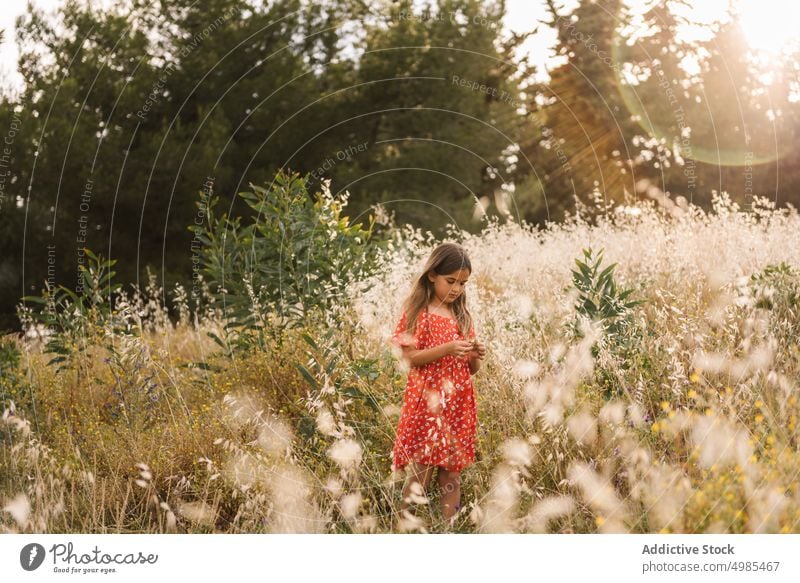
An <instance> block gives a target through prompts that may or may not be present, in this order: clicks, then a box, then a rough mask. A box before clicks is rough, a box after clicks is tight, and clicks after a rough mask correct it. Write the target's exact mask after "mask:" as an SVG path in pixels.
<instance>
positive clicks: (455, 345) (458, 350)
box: [447, 340, 472, 358]
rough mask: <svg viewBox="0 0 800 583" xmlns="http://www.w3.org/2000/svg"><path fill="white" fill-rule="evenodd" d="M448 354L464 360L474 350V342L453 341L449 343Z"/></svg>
mask: <svg viewBox="0 0 800 583" xmlns="http://www.w3.org/2000/svg"><path fill="white" fill-rule="evenodd" d="M447 348H448V351H447V353H448V354H450V355H451V356H455V357H459V358H463V357H465V356H467V355H468V354H469V352H470V350H471V349H472V342H468V341H466V340H453V341H452V342H448V347H447Z"/></svg>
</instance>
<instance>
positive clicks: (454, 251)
mask: <svg viewBox="0 0 800 583" xmlns="http://www.w3.org/2000/svg"><path fill="white" fill-rule="evenodd" d="M459 269H467V270H468V271H469V272H470V273H472V263H471V262H470V260H469V257H468V256H467V252H466V251H465V250H464V248H463V247H462V246H461V245H457V244H456V243H442V244H440V245H439V246H438V247H436V249H434V250H433V252H432V253H431V255H430V257H428V261H427V262H426V263H425V267H424V269H423V270H422V273H421V274H420V276H419V277H417V279H416V281H415V283H414V287H413V288H412V289H411V292H410V293H409V294H408V296H407V297H406V299H405V301H404V302H403V311H404V312H405V313H406V328H407V332H408V333H409V334H412V335H413V334H415V333H416V329H417V316H418V315H419V313H420V312H421V311H423V310H424V309H425V308H426V307H427V306H428V304H430V303H431V300H432V299H433V283H432V282H431V281H430V280H429V279H428V273H429V272H431V271H433V272H434V273H435V274H437V275H450V274H451V273H455V272H456V271H458V270H459ZM452 306H453V313H454V315H455V317H456V322H457V323H458V329H459V330H460V331H461V334H463V335H464V338H466V337H467V335H468V334H469V331H470V329H471V328H472V316H471V315H470V313H469V310H468V309H467V293H466V291H465V292H463V293H462V294H460V295H459V296H458V299H456V300H455V301H454V302H453V303H452Z"/></svg>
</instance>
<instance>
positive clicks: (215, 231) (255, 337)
mask: <svg viewBox="0 0 800 583" xmlns="http://www.w3.org/2000/svg"><path fill="white" fill-rule="evenodd" d="M307 181H308V177H305V178H303V177H301V176H300V175H298V174H296V173H295V174H288V173H284V172H278V174H277V175H276V176H275V179H274V180H273V182H272V183H271V184H269V185H267V186H265V187H262V186H256V185H252V184H251V188H252V191H248V192H241V193H239V196H240V197H241V198H242V199H243V200H244V201H245V202H246V203H247V205H248V206H249V207H250V208H251V209H252V210H253V213H252V215H251V218H250V221H249V222H248V224H242V219H241V217H235V218H230V217H228V216H227V215H226V214H222V215H221V216H218V215H217V214H216V213H215V210H214V209H215V207H216V205H217V204H218V202H219V199H218V197H216V196H214V195H212V196H211V197H210V198H208V199H207V200H206V198H205V197H204V198H203V199H201V201H200V202H199V203H198V207H199V208H200V209H201V211H202V213H203V214H204V215H205V222H204V224H203V225H192V226H190V227H189V228H190V230H191V231H193V232H194V233H195V236H196V238H197V239H198V240H199V241H200V242H201V244H202V249H201V252H200V263H201V265H202V270H203V273H204V275H205V276H206V279H207V281H208V282H209V285H210V286H211V287H212V293H213V294H214V297H215V301H217V302H218V304H220V305H222V306H224V308H223V312H224V318H225V319H226V330H227V331H228V332H229V334H227V335H226V338H224V339H222V338H219V337H217V336H215V335H212V338H214V340H215V341H217V342H218V343H219V344H220V345H221V346H222V347H223V348H224V349H225V350H226V352H227V353H228V354H229V355H230V354H232V352H233V351H234V350H236V349H246V348H248V347H251V346H255V345H258V346H261V347H264V346H265V336H264V335H265V334H269V335H270V336H272V337H273V338H280V337H281V333H282V331H283V330H285V329H287V328H293V327H297V326H299V325H302V324H304V323H305V322H306V321H307V320H308V318H309V317H312V316H314V315H318V316H321V315H322V314H324V312H327V311H329V310H332V309H334V308H336V307H337V305H338V304H340V303H341V302H343V301H344V300H345V293H346V288H347V285H348V284H349V283H350V282H352V281H353V280H355V279H362V278H363V277H366V276H367V275H368V274H369V273H370V272H371V269H372V268H373V266H374V262H373V259H374V256H375V255H374V254H375V251H376V250H377V246H376V245H377V242H375V243H373V241H372V240H373V226H374V219H373V217H372V216H370V224H369V228H368V229H366V230H365V229H363V228H362V227H361V226H360V224H357V223H356V224H350V221H349V217H347V216H343V215H342V209H343V208H344V206H345V205H346V204H347V199H346V196H345V197H342V199H341V200H337V199H336V198H335V197H334V196H332V195H331V193H330V191H329V190H328V189H327V188H326V187H323V189H322V191H321V192H317V193H315V194H313V195H311V194H310V192H309V190H308V188H307Z"/></svg>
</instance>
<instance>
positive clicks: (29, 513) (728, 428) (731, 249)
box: [0, 197, 800, 533]
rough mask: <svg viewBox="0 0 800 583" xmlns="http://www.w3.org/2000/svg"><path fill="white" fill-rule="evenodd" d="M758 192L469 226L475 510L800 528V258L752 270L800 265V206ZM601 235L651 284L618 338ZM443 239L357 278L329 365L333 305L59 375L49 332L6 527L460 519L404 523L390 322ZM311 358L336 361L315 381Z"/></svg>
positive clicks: (150, 345) (399, 380)
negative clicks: (272, 336)
mask: <svg viewBox="0 0 800 583" xmlns="http://www.w3.org/2000/svg"><path fill="white" fill-rule="evenodd" d="M759 202H760V205H761V206H760V207H759V208H758V209H756V212H755V213H741V212H738V210H737V209H736V208H734V207H733V206H732V205H730V204H729V203H728V202H727V201H726V200H725V198H724V197H719V198H718V200H717V204H716V208H715V212H713V213H710V214H705V213H702V212H701V211H699V210H698V209H695V208H686V209H681V208H672V209H671V210H670V211H669V212H664V211H663V210H659V209H657V208H655V206H654V205H647V204H642V205H641V206H639V207H637V208H638V210H635V211H633V212H631V209H628V210H626V211H625V212H622V213H611V214H610V215H609V216H608V217H607V218H605V219H602V220H600V221H599V223H598V224H595V225H589V224H586V223H585V222H584V221H583V220H581V219H580V218H577V219H575V220H572V221H569V222H568V223H566V224H564V225H559V226H552V228H550V229H549V230H548V231H546V232H535V231H533V232H532V231H531V230H529V229H525V228H520V227H518V226H514V225H507V226H497V225H494V226H490V227H488V228H487V229H486V230H485V231H484V233H482V234H481V235H480V236H466V237H465V238H464V239H463V241H462V243H463V244H464V246H465V247H467V249H468V250H469V252H470V255H471V259H472V263H473V265H474V266H475V270H476V272H475V275H474V278H473V279H472V283H471V284H470V285H471V286H473V288H472V290H471V291H470V292H469V294H470V299H469V303H470V307H471V310H472V312H473V315H474V316H475V317H476V319H477V330H478V334H479V336H480V337H481V339H482V340H483V341H484V342H485V343H486V345H487V347H488V351H489V353H488V357H487V361H486V362H485V363H484V366H483V368H482V370H481V372H480V373H479V375H478V376H477V377H476V392H477V396H478V409H479V421H480V428H479V434H478V460H477V461H476V463H475V464H474V465H473V466H472V467H470V468H469V469H468V470H467V471H466V472H465V473H464V476H463V482H462V510H461V512H460V514H459V516H458V518H457V521H456V524H455V526H454V527H453V528H454V529H455V530H456V531H462V532H474V531H478V532H736V533H745V532H747V533H750V532H775V533H778V532H795V533H796V532H800V493H799V492H798V489H797V483H798V472H800V454H799V453H798V435H797V417H798V414H799V413H800V411H799V410H798V409H799V407H798V401H797V383H796V379H797V378H798V377H800V366H799V365H798V362H799V359H798V350H797V348H796V345H795V342H796V338H797V332H798V330H800V319H799V317H798V310H800V306H799V305H798V295H797V291H798V290H800V275H798V272H797V271H792V270H791V269H790V270H788V271H785V272H781V273H777V274H776V273H772V274H770V273H766V274H765V275H764V276H763V277H762V278H761V279H759V280H753V279H751V278H750V276H751V275H753V274H758V273H762V274H764V269H765V268H766V267H767V266H768V265H770V264H772V265H775V264H779V263H781V262H785V263H786V264H788V265H789V266H800V228H798V227H800V221H798V217H797V214H796V213H794V212H792V213H787V212H777V211H775V210H774V209H772V208H770V206H769V204H767V203H765V202H764V201H759ZM589 246H591V247H593V248H595V249H599V248H603V249H604V250H605V258H606V261H608V262H618V267H617V271H616V277H617V280H618V282H620V284H621V285H624V286H627V287H634V288H635V289H636V293H635V296H636V297H637V298H639V299H643V300H645V303H644V304H643V305H642V306H640V307H639V308H637V309H635V311H634V313H633V322H634V325H633V326H631V327H630V328H629V330H628V332H627V333H626V334H627V335H626V337H625V338H623V339H621V340H619V339H618V340H615V341H613V342H612V341H609V340H608V339H607V338H605V337H604V335H603V333H602V329H601V328H599V327H597V326H595V327H594V328H586V329H585V332H586V336H585V337H584V338H583V339H580V338H575V337H572V336H570V335H569V334H567V333H566V330H567V327H566V324H567V323H569V322H570V321H571V320H572V319H573V318H574V316H575V310H574V307H573V304H574V300H575V294H574V290H573V289H572V286H571V274H570V269H571V268H572V267H573V266H574V263H573V259H574V258H575V257H580V255H581V249H583V248H585V247H589ZM430 248H431V242H430V241H427V240H423V239H422V238H421V237H419V236H417V235H414V234H410V233H406V234H405V235H404V236H398V238H397V240H396V241H395V245H394V246H393V248H392V249H391V250H390V251H389V252H388V253H387V254H386V256H385V257H384V261H385V264H384V267H385V268H384V269H383V270H382V272H381V273H382V275H381V276H379V277H377V278H376V279H375V280H374V281H372V282H369V283H370V284H372V285H371V288H370V289H369V291H360V290H362V289H365V288H363V287H362V286H361V285H360V284H359V285H356V286H354V288H353V293H352V295H351V297H354V298H357V300H355V301H354V302H353V303H352V304H351V305H348V306H342V310H341V312H340V313H339V314H336V315H335V316H336V318H337V320H336V322H337V323H336V335H335V338H336V340H338V344H336V345H335V346H334V345H332V346H331V352H330V353H328V354H327V355H323V354H321V353H318V354H317V355H316V357H317V359H318V360H324V362H325V363H329V362H330V361H331V359H332V358H333V357H334V356H336V357H338V359H339V360H338V362H336V363H334V365H333V366H332V367H331V368H330V371H329V372H325V371H324V370H322V369H313V366H311V365H310V364H309V362H308V355H307V352H308V351H309V347H308V345H307V344H306V343H305V342H304V341H303V340H302V337H301V333H302V332H307V333H309V334H310V335H311V336H312V337H313V338H315V339H319V338H320V337H321V336H322V333H323V332H324V330H323V329H322V328H319V327H318V328H314V327H313V326H312V325H311V324H309V327H308V329H306V330H301V331H296V332H294V333H292V334H290V335H289V337H288V338H287V339H286V341H285V342H284V344H283V345H282V346H281V347H280V349H279V348H278V347H277V346H270V347H267V349H265V350H262V351H258V352H256V353H255V354H251V355H248V356H247V357H246V358H237V359H235V360H233V361H228V360H226V359H224V358H223V357H221V356H220V355H218V354H217V353H216V350H215V347H216V345H215V344H214V343H213V342H212V341H211V340H210V339H209V338H208V336H207V335H206V331H207V330H208V329H218V328H219V324H218V323H216V322H215V321H214V320H213V318H204V319H201V321H200V323H199V324H198V325H197V326H192V325H190V324H189V323H188V321H186V319H184V322H183V323H180V324H178V325H177V326H174V325H172V324H168V323H166V322H165V320H164V319H163V318H162V319H161V320H160V322H161V323H160V324H159V325H158V326H156V328H155V329H153V330H151V331H148V332H145V333H143V334H141V335H139V336H134V337H132V338H128V339H120V342H119V346H118V354H119V355H120V356H119V357H118V358H117V359H116V360H114V359H111V360H108V359H109V355H108V354H107V353H104V352H103V350H102V349H101V348H100V347H97V348H96V349H93V350H90V351H88V352H87V353H86V354H85V355H84V356H83V357H81V358H80V359H79V360H78V361H77V362H76V363H74V364H73V365H72V367H71V368H69V369H67V370H66V371H64V372H63V373H60V374H56V373H55V372H54V370H53V368H52V367H48V366H47V365H46V362H47V356H46V355H43V354H42V352H41V347H40V346H39V345H37V344H36V343H34V342H31V341H26V342H25V344H24V346H23V347H22V348H23V350H22V354H23V359H22V362H21V363H20V366H19V370H20V374H19V375H18V376H17V377H15V379H14V380H13V382H12V380H9V379H4V380H3V391H4V402H5V408H6V411H5V413H4V415H3V428H2V436H3V445H2V448H0V449H2V459H1V460H0V461H1V462H2V467H1V468H0V470H1V471H0V475H2V476H3V478H2V480H0V503H1V504H2V505H3V507H4V509H5V512H3V513H0V525H2V528H3V529H4V530H6V531H12V532H18V531H26V532H29V531H36V532H387V531H397V530H421V531H425V532H428V531H440V530H444V529H445V527H444V526H443V525H442V524H441V521H440V520H439V513H438V509H437V504H438V500H437V496H438V494H437V493H436V492H435V490H432V491H431V492H430V494H432V495H431V496H428V497H423V496H420V499H421V500H426V501H427V503H426V504H421V505H420V506H421V508H420V509H419V512H418V513H417V518H416V519H413V518H412V519H406V520H404V521H398V517H397V516H396V514H395V509H396V508H397V506H398V504H399V494H400V489H401V486H402V479H401V477H400V476H393V475H391V474H390V471H389V469H390V458H389V455H390V452H391V445H392V441H393V437H394V428H395V426H396V422H397V415H398V413H399V408H398V406H399V404H400V402H401V399H402V391H403V387H404V382H405V379H404V376H403V374H402V373H403V371H402V369H401V368H400V366H399V364H400V363H398V362H397V360H396V358H395V356H396V355H393V354H392V353H391V352H390V350H389V348H388V345H387V343H386V340H387V339H388V337H389V335H390V334H391V331H392V329H393V327H394V325H395V323H396V319H397V317H398V315H399V309H400V307H399V301H400V299H401V298H402V295H403V293H404V292H405V290H406V289H407V286H408V285H409V282H410V281H411V279H412V277H413V275H414V274H415V272H416V270H417V269H419V266H420V265H421V264H422V260H423V258H424V256H425V255H426V254H427V253H428V252H429V250H430ZM18 342H20V341H18ZM595 342H596V345H595V350H594V351H593V350H592V346H593V343H595ZM621 346H623V347H624V350H623V348H621ZM323 348H324V347H323ZM326 359H327V360H326ZM362 359H374V362H373V363H372V364H371V365H370V366H371V367H372V369H371V370H374V371H376V374H373V375H370V374H367V373H364V372H363V370H362V369H363V368H364V366H365V361H364V360H362ZM198 362H201V363H207V365H209V367H210V368H200V367H196V366H191V364H192V363H198ZM295 363H302V364H306V365H308V366H310V367H311V368H312V370H316V373H315V378H316V380H317V381H318V386H317V387H311V385H309V384H308V383H307V382H306V380H305V379H304V378H303V376H302V375H301V374H300V373H299V371H298V370H297V368H296V367H295V366H294V364H295ZM323 369H324V367H323ZM359 370H361V371H362V372H358V371H359ZM9 378H10V377H9ZM363 395H371V396H372V397H373V403H372V405H374V406H371V405H370V403H369V402H367V400H365V399H363V398H360V397H361V396H363ZM12 401H13V402H14V403H15V404H16V408H14V407H12V406H11V402H12Z"/></svg>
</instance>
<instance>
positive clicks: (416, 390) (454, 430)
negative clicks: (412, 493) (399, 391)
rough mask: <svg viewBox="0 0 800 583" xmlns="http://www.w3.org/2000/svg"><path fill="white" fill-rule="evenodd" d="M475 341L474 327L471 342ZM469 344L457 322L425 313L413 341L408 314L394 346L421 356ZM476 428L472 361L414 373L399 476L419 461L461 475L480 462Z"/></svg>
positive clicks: (404, 412) (456, 360) (396, 460)
mask: <svg viewBox="0 0 800 583" xmlns="http://www.w3.org/2000/svg"><path fill="white" fill-rule="evenodd" d="M474 337H475V328H474V327H472V328H470V331H469V334H468V338H467V339H472V338H474ZM464 339H465V338H464V336H463V335H462V334H461V332H460V331H459V329H458V324H457V323H456V321H455V320H453V319H451V318H448V317H446V316H440V315H438V314H434V313H432V312H428V311H427V310H423V311H421V312H420V313H419V315H418V316H417V331H416V333H415V334H414V335H413V336H411V335H410V334H409V333H408V332H407V331H406V314H405V312H404V313H403V315H402V317H401V318H400V322H399V323H398V324H397V328H396V329H395V332H394V336H392V343H393V344H394V345H396V346H414V347H416V348H417V349H420V350H422V349H425V348H431V347H433V346H438V345H440V344H443V343H445V342H450V341H451V340H464ZM476 423H477V407H476V404H475V389H474V387H473V385H472V375H470V372H469V358H468V357H456V356H452V355H447V356H443V357H442V358H439V359H437V360H434V361H432V362H429V363H428V364H424V365H422V366H419V367H411V368H410V369H409V372H408V383H407V385H406V390H405V393H404V395H403V406H402V408H401V410H400V420H399V422H398V425H397V437H396V439H395V442H394V449H393V452H392V456H393V463H392V469H393V470H395V471H399V470H401V469H402V468H403V467H405V466H406V465H407V464H408V463H409V462H411V461H414V462H417V463H421V464H425V465H432V466H440V467H443V468H444V469H446V470H449V471H453V472H460V471H461V470H463V469H464V468H465V467H467V466H468V465H470V464H471V463H473V462H474V461H475V433H476Z"/></svg>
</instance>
